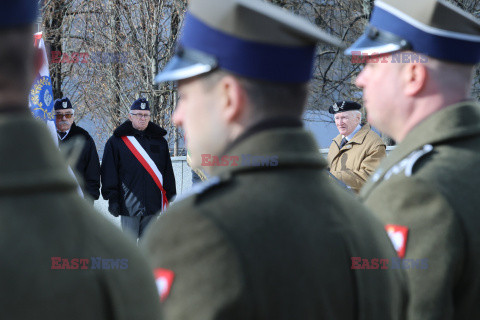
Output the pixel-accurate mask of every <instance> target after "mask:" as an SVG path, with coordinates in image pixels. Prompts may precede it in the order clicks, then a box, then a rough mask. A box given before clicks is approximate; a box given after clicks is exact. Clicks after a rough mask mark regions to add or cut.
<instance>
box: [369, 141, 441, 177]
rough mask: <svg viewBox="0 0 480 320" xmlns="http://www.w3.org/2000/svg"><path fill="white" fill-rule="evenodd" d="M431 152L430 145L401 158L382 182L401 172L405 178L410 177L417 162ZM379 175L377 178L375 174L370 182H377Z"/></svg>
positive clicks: (431, 147)
mask: <svg viewBox="0 0 480 320" xmlns="http://www.w3.org/2000/svg"><path fill="white" fill-rule="evenodd" d="M432 151H433V146H432V145H431V144H426V145H424V146H423V148H422V149H419V150H415V151H413V152H412V153H410V154H409V155H408V156H406V157H405V158H403V160H402V161H400V162H398V163H397V164H396V165H394V166H393V167H392V168H391V169H390V170H388V171H387V172H386V173H385V175H384V176H383V180H388V179H390V177H391V176H393V175H397V174H399V173H401V172H403V173H404V175H405V176H406V177H410V176H411V175H412V173H413V167H414V166H415V164H416V163H417V162H418V160H420V159H421V158H422V157H424V156H425V155H427V154H429V153H431V152H432ZM379 174H380V175H381V172H379ZM380 175H378V176H377V174H375V175H374V176H373V177H372V180H373V181H376V180H378V179H379V178H380Z"/></svg>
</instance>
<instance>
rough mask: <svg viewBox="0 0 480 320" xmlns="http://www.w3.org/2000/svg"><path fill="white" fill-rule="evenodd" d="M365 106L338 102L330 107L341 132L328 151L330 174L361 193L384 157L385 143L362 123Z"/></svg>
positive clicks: (367, 125) (329, 110) (349, 102)
mask: <svg viewBox="0 0 480 320" xmlns="http://www.w3.org/2000/svg"><path fill="white" fill-rule="evenodd" d="M361 108H362V106H361V105H360V104H358V103H356V102H353V101H339V102H336V103H335V104H333V106H331V107H330V108H329V109H328V112H330V113H331V114H333V115H335V124H336V126H337V129H338V131H339V135H338V136H336V137H335V139H333V141H332V144H331V145H330V149H329V150H328V168H329V170H330V173H331V174H332V175H333V176H334V177H335V178H337V179H339V180H340V181H343V182H344V183H345V184H346V185H347V186H348V187H349V188H351V189H352V190H353V191H355V192H356V193H358V192H359V191H360V188H362V186H363V184H364V183H365V181H367V179H368V177H369V176H370V175H371V174H372V173H373V171H375V169H376V168H377V166H378V165H379V164H380V160H382V159H383V158H384V157H385V154H386V153H385V149H386V146H385V143H384V142H383V141H382V139H381V138H380V137H379V136H378V134H376V133H375V132H374V131H373V130H372V128H371V127H370V125H369V124H364V125H363V126H362V125H361V120H362V113H361V112H360V109H361Z"/></svg>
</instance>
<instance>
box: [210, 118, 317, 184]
mask: <svg viewBox="0 0 480 320" xmlns="http://www.w3.org/2000/svg"><path fill="white" fill-rule="evenodd" d="M223 156H227V157H232V156H233V157H239V160H242V159H246V158H245V157H257V156H258V157H264V158H270V159H272V157H276V159H277V160H278V161H277V163H278V164H277V165H274V166H251V165H250V166H248V165H247V166H245V165H243V166H242V165H238V166H232V165H227V166H215V167H213V170H212V175H231V174H237V173H240V172H247V171H256V170H275V169H277V168H283V167H305V166H309V167H316V168H319V169H325V168H326V162H325V160H324V159H323V158H322V156H321V155H320V153H319V152H318V145H317V143H316V141H315V138H314V137H313V136H312V135H311V134H310V133H309V132H307V131H305V130H304V129H303V128H301V127H273V128H270V129H264V130H260V131H255V130H254V133H251V134H248V135H247V136H246V137H245V138H242V139H241V140H240V141H239V142H237V143H235V144H234V145H233V147H230V148H228V149H227V151H226V152H225V153H224V154H223ZM242 157H244V158H242Z"/></svg>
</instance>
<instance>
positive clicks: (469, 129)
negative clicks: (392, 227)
mask: <svg viewBox="0 0 480 320" xmlns="http://www.w3.org/2000/svg"><path fill="white" fill-rule="evenodd" d="M476 135H480V105H479V104H477V103H475V102H473V101H465V102H460V103H457V104H454V105H451V106H448V107H446V108H444V109H442V110H440V111H437V112H435V113H434V114H432V115H431V116H430V117H428V118H426V119H425V120H423V121H422V122H420V123H419V124H418V125H417V126H415V127H414V128H413V129H412V130H411V131H410V132H409V133H408V134H407V136H406V137H405V139H404V140H403V141H402V142H401V143H399V144H398V145H397V146H396V147H395V149H394V150H393V151H392V152H391V153H390V154H389V155H388V156H387V157H386V158H385V159H384V160H383V161H382V162H381V163H380V166H379V167H378V169H377V171H376V173H378V177H379V179H378V180H377V182H373V181H371V180H369V181H367V183H366V184H365V186H364V187H363V189H362V192H361V195H362V197H365V196H366V195H367V194H368V193H369V192H370V190H371V189H373V186H374V185H375V184H376V183H378V182H380V181H382V179H383V175H384V174H385V173H386V172H387V171H388V170H390V169H391V168H392V167H393V166H395V165H396V164H397V163H398V162H400V161H401V160H402V159H404V158H406V157H407V156H408V155H410V154H411V153H412V152H413V151H416V150H419V149H421V148H423V146H425V145H427V144H431V145H433V146H434V148H435V145H441V144H443V143H446V142H449V141H452V140H458V139H464V138H467V137H469V136H476Z"/></svg>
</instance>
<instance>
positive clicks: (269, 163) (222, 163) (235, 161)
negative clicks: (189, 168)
mask: <svg viewBox="0 0 480 320" xmlns="http://www.w3.org/2000/svg"><path fill="white" fill-rule="evenodd" d="M201 165H202V167H228V166H231V167H238V166H240V167H277V166H278V156H275V155H268V156H261V155H251V154H242V155H240V156H229V155H224V156H221V157H219V156H215V155H211V154H202V163H201Z"/></svg>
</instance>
